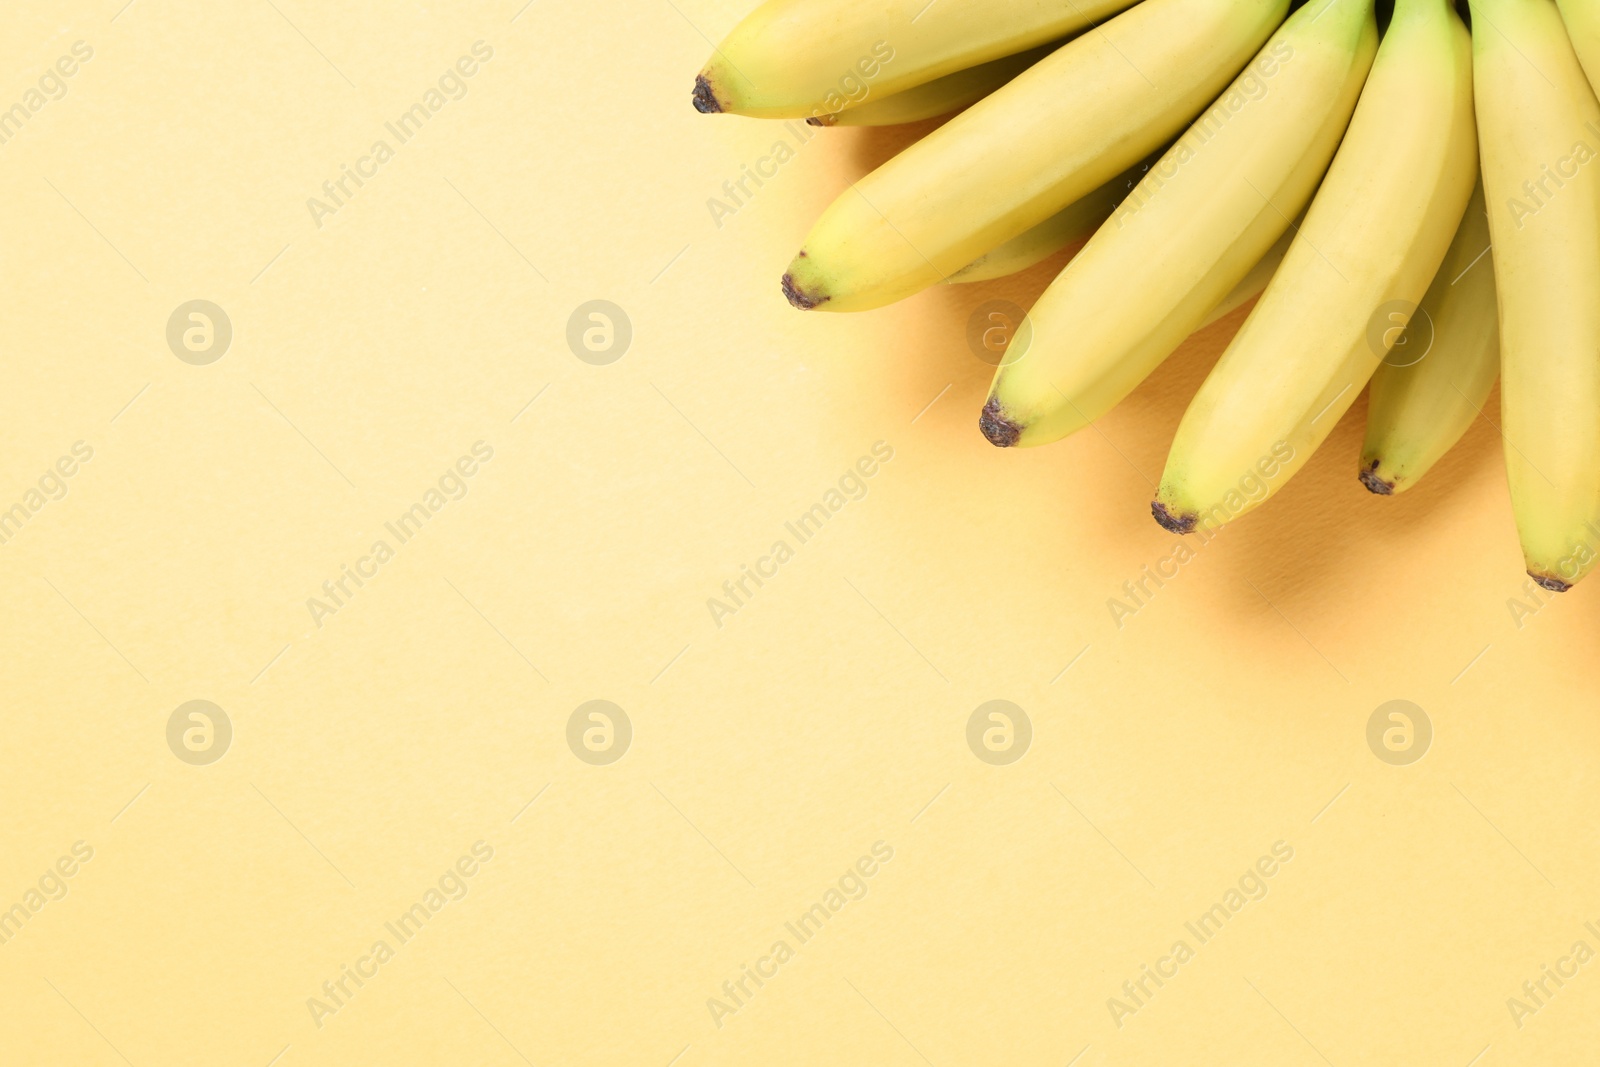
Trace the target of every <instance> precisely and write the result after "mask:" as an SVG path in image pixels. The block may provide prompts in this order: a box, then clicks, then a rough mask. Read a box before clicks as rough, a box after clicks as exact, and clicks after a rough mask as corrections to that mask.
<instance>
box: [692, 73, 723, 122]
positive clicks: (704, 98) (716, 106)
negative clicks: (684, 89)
mask: <svg viewBox="0 0 1600 1067" xmlns="http://www.w3.org/2000/svg"><path fill="white" fill-rule="evenodd" d="M694 109H695V110H696V111H698V112H700V114H702V115H715V114H717V113H718V112H720V111H721V110H722V105H721V104H720V103H718V102H717V94H716V93H714V92H712V91H711V83H710V82H708V81H706V76H705V75H704V74H700V75H697V76H696V77H695V79H694Z"/></svg>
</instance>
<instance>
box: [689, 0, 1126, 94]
mask: <svg viewBox="0 0 1600 1067" xmlns="http://www.w3.org/2000/svg"><path fill="white" fill-rule="evenodd" d="M1133 2H1135V0H932V2H930V0H872V2H870V3H868V2H864V0H766V3H764V4H762V5H761V6H760V7H758V8H756V9H755V10H754V11H752V12H751V13H750V14H749V15H748V16H746V17H745V19H744V20H743V21H742V22H740V23H739V24H738V25H737V26H735V27H734V28H733V30H732V32H730V33H729V34H728V36H727V37H726V38H725V39H724V40H723V42H722V43H721V44H720V45H718V46H717V48H716V51H715V52H714V53H713V54H712V56H711V58H710V59H709V60H708V61H707V62H706V65H705V68H704V69H703V70H702V71H701V72H700V75H699V77H697V78H696V79H695V83H694V98H693V99H694V106H695V109H696V110H698V111H701V112H705V113H707V114H712V113H716V112H723V111H725V112H730V113H732V114H736V115H755V116H758V117H762V118H810V117H813V116H821V115H831V114H834V113H836V112H840V111H844V110H846V109H847V108H851V107H856V106H860V105H863V104H865V103H866V102H867V101H869V100H876V99H879V98H881V97H884V96H890V95H893V94H895V93H900V92H904V91H905V90H907V89H910V88H913V87H915V86H918V85H924V84H926V83H928V82H931V81H933V80H934V79H936V78H942V77H944V76H945V75H947V74H954V73H956V71H959V70H965V69H966V68H968V67H974V66H977V65H979V64H982V63H988V62H989V61H991V60H996V59H1001V58H1003V57H1005V56H1010V55H1015V54H1016V53H1018V52H1025V51H1027V50H1028V49H1030V48H1035V47H1037V46H1039V45H1042V44H1046V43H1048V42H1050V41H1054V40H1057V39H1058V38H1061V37H1065V36H1067V35H1068V34H1073V33H1077V32H1079V31H1081V30H1086V29H1088V28H1089V27H1091V26H1093V25H1095V24H1096V23H1098V22H1100V21H1101V20H1102V19H1105V18H1106V17H1108V16H1110V15H1113V14H1115V13H1116V12H1118V11H1121V10H1122V9H1123V8H1125V7H1127V6H1128V5H1129V4H1131V3H1133Z"/></svg>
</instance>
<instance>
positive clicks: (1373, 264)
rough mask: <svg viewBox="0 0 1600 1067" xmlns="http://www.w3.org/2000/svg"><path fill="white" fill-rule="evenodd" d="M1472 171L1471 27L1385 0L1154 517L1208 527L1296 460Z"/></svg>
mask: <svg viewBox="0 0 1600 1067" xmlns="http://www.w3.org/2000/svg"><path fill="white" fill-rule="evenodd" d="M1539 2H1543V3H1548V2H1549V0H1539ZM1551 10H1552V13H1554V9H1553V8H1552V9H1551ZM1477 172H1478V150H1477V132H1476V128H1475V127H1474V125H1473V112H1472V42H1471V38H1470V37H1469V36H1468V34H1467V29H1466V27H1465V26H1464V25H1462V23H1461V20H1460V18H1459V17H1458V16H1457V15H1456V13H1455V10H1454V8H1453V7H1452V6H1451V5H1450V4H1449V3H1448V2H1447V0H1396V3H1395V7H1394V16H1393V18H1392V19H1391V21H1390V23H1389V27H1388V30H1387V31H1386V32H1385V34H1384V37H1383V43H1382V44H1381V45H1380V46H1379V49H1378V56H1377V59H1376V60H1375V61H1374V62H1373V65H1372V72H1371V74H1370V75H1369V76H1368V78H1367V84H1366V86H1365V88H1364V89H1363V90H1362V94H1361V100H1360V102H1359V103H1358V104H1357V105H1356V110H1355V114H1354V115H1353V116H1352V117H1351V119H1350V127H1349V129H1348V130H1347V131H1346V133H1345V137H1344V141H1343V143H1342V144H1341V145H1340V147H1339V152H1338V154H1337V155H1336V156H1335V157H1334V160H1333V164H1332V166H1331V167H1329V168H1328V174H1327V177H1326V178H1325V179H1324V180H1323V183H1322V187H1321V188H1320V189H1319V190H1318V191H1317V195H1316V198H1315V199H1314V200H1313V201H1312V204H1311V208H1310V210H1309V211H1308V212H1307V213H1306V221H1305V225H1304V226H1303V227H1302V228H1301V230H1300V232H1299V234H1297V235H1296V237H1295V239H1294V242H1293V243H1292V244H1291V245H1290V246H1289V254H1288V255H1287V256H1285V257H1284V260H1283V265H1282V266H1281V267H1279V268H1278V272H1277V274H1275V275H1274V276H1273V279H1272V283H1271V284H1270V285H1268V286H1267V291H1266V292H1265V293H1264V294H1263V295H1262V297H1261V300H1260V302H1259V303H1257V304H1256V306H1255V308H1254V310H1252V311H1251V313H1250V317H1249V318H1247V319H1246V320H1245V323H1244V326H1243V327H1242V328H1241V329H1240V331H1239V333H1238V335H1237V336H1236V337H1235V338H1234V340H1233V343H1232V344H1230V345H1229V346H1228V350H1227V351H1226V352H1224V353H1223V356H1222V359H1221V360H1220V361H1219V362H1218V363H1217V366H1216V367H1215V368H1214V369H1213V370H1212V372H1211V374H1210V375H1209V376H1208V377H1207V378H1206V381H1205V384H1203V385H1202V386H1201V387H1200V391H1199V393H1198V394H1197V395H1196V396H1195V398H1194V401H1193V403H1191V404H1190V405H1189V409H1188V411H1186V412H1185V413H1184V416H1183V421H1182V422H1181V423H1180V424H1179V426H1178V433H1177V436H1176V438H1175V439H1174V440H1173V443H1172V451H1171V453H1170V454H1169V455H1168V457H1167V466H1166V471H1165V473H1164V474H1163V475H1162V478H1161V485H1160V487H1159V489H1158V490H1157V493H1156V499H1155V502H1154V503H1153V504H1152V505H1151V511H1152V513H1153V514H1154V515H1155V518H1156V521H1157V522H1159V523H1161V525H1162V526H1164V527H1166V528H1167V529H1169V530H1171V531H1173V532H1174V533H1188V532H1190V531H1192V530H1193V529H1194V528H1195V527H1196V525H1197V524H1199V523H1202V522H1203V523H1205V524H1206V526H1207V527H1214V526H1219V525H1221V524H1222V523H1223V522H1226V521H1228V520H1230V519H1233V518H1237V517H1238V516H1239V515H1241V514H1243V513H1244V512H1247V511H1249V510H1251V509H1252V508H1254V507H1256V506H1257V505H1259V504H1260V503H1261V502H1262V501H1263V500H1266V499H1267V498H1268V497H1270V496H1271V495H1272V494H1273V493H1275V492H1276V491H1277V490H1278V489H1279V488H1281V487H1282V486H1283V484H1284V483H1285V482H1287V481H1288V480H1289V478H1290V477H1292V476H1293V475H1294V473H1295V472H1296V471H1297V470H1299V469H1300V467H1301V466H1303V465H1304V463H1305V462H1306V460H1307V459H1309V458H1310V456H1311V453H1312V452H1313V451H1315V450H1316V448H1317V446H1318V445H1319V444H1321V443H1322V441H1323V439H1324V438H1325V437H1327V435H1328V432H1329V431H1330V430H1331V429H1332V428H1333V426H1334V424H1335V423H1337V422H1338V421H1339V416H1340V415H1341V414H1343V412H1344V411H1345V409H1346V408H1348V407H1349V406H1350V404H1351V403H1352V402H1353V401H1354V400H1355V398H1356V396H1357V395H1358V394H1359V393H1360V392H1361V387H1362V386H1363V385H1365V384H1366V381H1367V379H1368V378H1370V377H1371V376H1372V372H1373V371H1374V370H1375V369H1377V366H1378V361H1379V360H1380V359H1382V358H1383V355H1384V348H1383V347H1382V339H1383V338H1384V332H1383V330H1384V327H1386V326H1387V325H1388V312H1389V311H1390V310H1391V309H1392V308H1393V309H1402V313H1403V314H1404V315H1409V314H1410V312H1411V311H1413V310H1414V309H1415V308H1416V306H1417V303H1418V302H1419V301H1420V300H1421V299H1422V297H1423V295H1424V293H1425V292H1426V291H1427V288H1428V283H1429V282H1430V281H1432V279H1433V277H1434V275H1435V274H1437V273H1438V270H1439V264H1440V263H1441V262H1442V261H1443V259H1444V255H1445V252H1446V251H1447V250H1448V249H1449V247H1450V242H1451V239H1452V238H1453V237H1454V235H1455V232H1456V229H1457V227H1458V226H1459V225H1460V223H1461V219H1462V216H1463V215H1464V213H1465V211H1466V207H1467V201H1468V199H1470V198H1471V196H1472V187H1473V183H1474V181H1475V179H1476V175H1477ZM1374 333H1376V335H1377V338H1378V341H1377V342H1376V343H1375V342H1374V339H1373V337H1372V335H1373V334H1374Z"/></svg>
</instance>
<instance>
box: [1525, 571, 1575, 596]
mask: <svg viewBox="0 0 1600 1067" xmlns="http://www.w3.org/2000/svg"><path fill="white" fill-rule="evenodd" d="M1528 577H1529V578H1532V579H1533V580H1534V582H1535V583H1537V584H1538V586H1539V588H1540V589H1548V590H1550V591H1551V592H1552V593H1565V592H1566V591H1567V590H1568V589H1571V588H1572V583H1571V582H1564V581H1562V580H1561V579H1560V578H1556V577H1554V576H1552V575H1549V574H1538V573H1536V572H1534V571H1529V572H1528Z"/></svg>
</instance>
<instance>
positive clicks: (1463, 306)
mask: <svg viewBox="0 0 1600 1067" xmlns="http://www.w3.org/2000/svg"><path fill="white" fill-rule="evenodd" d="M1499 374H1500V329H1499V325H1498V323H1497V322H1496V308H1495V287H1494V260H1493V257H1492V254H1491V253H1490V251H1489V216H1488V213H1487V210H1486V208H1485V205H1484V202H1483V184H1482V183H1481V182H1480V183H1479V184H1478V187H1477V189H1476V190H1475V191H1474V192H1473V194H1472V200H1471V202H1470V203H1469V204H1468V205H1467V213H1466V215H1465V216H1464V217H1463V218H1462V220H1461V227H1460V229H1458V230H1456V239H1455V240H1454V241H1452V242H1451V244H1450V251H1449V252H1447V253H1445V257H1444V262H1443V263H1442V264H1440V266H1439V273H1438V274H1437V275H1435V276H1434V279H1433V284H1432V285H1430V286H1429V287H1428V295H1427V296H1425V297H1423V298H1422V309H1421V317H1420V319H1419V318H1417V317H1413V318H1412V319H1411V322H1410V325H1408V326H1407V327H1406V328H1405V333H1404V334H1403V336H1401V338H1400V340H1399V341H1398V342H1397V343H1396V344H1395V345H1394V347H1393V348H1391V349H1389V354H1388V355H1387V356H1385V357H1384V360H1383V363H1381V364H1380V365H1379V367H1378V369H1377V371H1376V372H1374V373H1373V375H1372V382H1371V383H1370V384H1369V386H1368V388H1367V440H1366V443H1365V444H1364V445H1362V447H1361V467H1360V476H1361V484H1362V485H1365V486H1366V487H1367V488H1368V489H1370V490H1372V491H1373V492H1374V493H1377V494H1379V495H1380V496H1388V495H1390V494H1391V493H1403V492H1405V491H1406V490H1407V489H1409V488H1411V486H1413V485H1415V484H1416V483H1417V479H1419V478H1421V477H1422V476H1423V475H1424V474H1426V473H1427V472H1428V468H1430V467H1432V466H1433V465H1434V463H1435V462H1437V461H1438V459H1439V457H1440V456H1442V455H1444V454H1445V453H1446V452H1448V451H1450V449H1451V447H1452V446H1453V445H1454V444H1455V443H1456V442H1457V441H1459V440H1460V439H1461V435H1462V434H1464V433H1466V432H1467V427H1468V426H1471V425H1472V420H1474V419H1476V418H1477V417H1478V416H1479V415H1480V414H1482V413H1483V405H1484V403H1485V401H1487V400H1488V399H1489V391H1490V390H1491V389H1493V388H1494V380H1495V378H1496V377H1497V376H1499Z"/></svg>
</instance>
